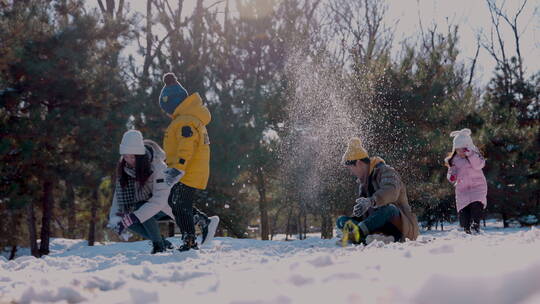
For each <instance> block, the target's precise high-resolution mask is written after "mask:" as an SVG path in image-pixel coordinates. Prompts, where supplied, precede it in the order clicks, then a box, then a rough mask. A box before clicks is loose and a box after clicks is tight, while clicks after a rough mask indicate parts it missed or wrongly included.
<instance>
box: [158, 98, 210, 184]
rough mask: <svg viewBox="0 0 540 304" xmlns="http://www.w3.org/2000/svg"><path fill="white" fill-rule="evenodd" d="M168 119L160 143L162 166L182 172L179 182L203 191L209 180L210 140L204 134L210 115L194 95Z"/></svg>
mask: <svg viewBox="0 0 540 304" xmlns="http://www.w3.org/2000/svg"><path fill="white" fill-rule="evenodd" d="M172 119H173V120H172V122H171V124H170V125H169V127H168V128H167V131H165V138H164V140H163V150H165V154H166V160H165V162H166V163H167V166H168V167H169V168H176V169H178V170H182V171H184V172H185V175H184V176H183V177H182V179H181V180H180V182H181V183H183V184H184V185H186V186H189V187H192V188H197V189H206V185H207V184H208V177H209V176H210V139H209V137H208V132H207V131H206V125H207V124H208V123H209V122H210V120H211V115H210V111H208V108H207V107H206V106H205V105H203V103H202V100H201V97H200V96H199V94H198V93H195V94H192V95H191V96H189V97H187V98H186V99H185V100H184V101H183V102H182V103H181V104H180V105H178V107H177V108H176V110H175V111H174V113H173V114H172Z"/></svg>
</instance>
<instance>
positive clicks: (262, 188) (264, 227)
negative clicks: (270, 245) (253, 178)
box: [256, 168, 268, 241]
mask: <svg viewBox="0 0 540 304" xmlns="http://www.w3.org/2000/svg"><path fill="white" fill-rule="evenodd" d="M256 174H257V190H258V192H259V212H260V215H261V240H263V241H268V210H267V208H268V206H267V205H266V185H265V181H264V173H263V170H262V169H260V168H259V169H257V173H256Z"/></svg>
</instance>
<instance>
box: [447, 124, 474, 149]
mask: <svg viewBox="0 0 540 304" xmlns="http://www.w3.org/2000/svg"><path fill="white" fill-rule="evenodd" d="M450 137H453V138H454V146H453V150H456V149H459V148H469V149H474V150H476V146H475V145H474V143H473V141H472V138H471V130H470V129H466V128H465V129H461V130H459V131H453V132H452V133H450Z"/></svg>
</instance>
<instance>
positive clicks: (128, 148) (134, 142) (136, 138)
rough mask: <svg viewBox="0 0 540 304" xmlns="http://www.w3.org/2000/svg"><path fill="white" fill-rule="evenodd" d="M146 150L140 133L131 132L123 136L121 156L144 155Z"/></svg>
mask: <svg viewBox="0 0 540 304" xmlns="http://www.w3.org/2000/svg"><path fill="white" fill-rule="evenodd" d="M145 153H146V149H145V148H144V143H143V136H142V133H141V132H140V131H137V130H129V131H127V132H126V133H124V136H122V142H121V143H120V154H122V155H123V154H135V155H144V154H145Z"/></svg>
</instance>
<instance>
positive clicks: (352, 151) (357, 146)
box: [342, 137, 369, 163]
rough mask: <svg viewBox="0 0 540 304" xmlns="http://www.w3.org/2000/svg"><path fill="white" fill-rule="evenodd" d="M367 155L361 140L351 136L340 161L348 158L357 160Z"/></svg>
mask: <svg viewBox="0 0 540 304" xmlns="http://www.w3.org/2000/svg"><path fill="white" fill-rule="evenodd" d="M366 157H369V155H368V153H367V151H366V149H364V147H363V146H362V141H361V140H360V138H358V137H353V138H351V139H350V140H349V145H348V146H347V151H345V154H343V158H342V162H343V163H345V162H346V161H349V160H358V159H363V158H366Z"/></svg>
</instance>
